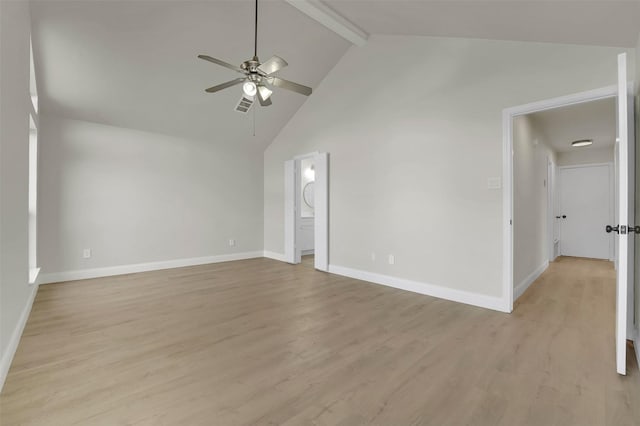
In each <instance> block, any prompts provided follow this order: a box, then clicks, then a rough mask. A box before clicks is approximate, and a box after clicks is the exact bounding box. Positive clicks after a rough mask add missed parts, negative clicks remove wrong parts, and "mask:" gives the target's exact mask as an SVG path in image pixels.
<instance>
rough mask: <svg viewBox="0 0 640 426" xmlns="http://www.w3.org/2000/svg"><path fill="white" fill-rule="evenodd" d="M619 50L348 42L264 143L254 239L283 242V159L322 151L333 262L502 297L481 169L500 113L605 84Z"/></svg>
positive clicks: (491, 199) (401, 39) (494, 160)
mask: <svg viewBox="0 0 640 426" xmlns="http://www.w3.org/2000/svg"><path fill="white" fill-rule="evenodd" d="M621 50H622V49H618V48H604V47H592V46H573V45H557V44H544V43H522V42H506V41H491V40H469V39H460V38H457V39H452V38H432V37H409V36H375V35H374V36H372V37H371V38H370V39H369V41H368V42H367V44H366V45H365V46H363V47H352V48H351V49H350V50H349V51H348V52H347V53H346V54H345V56H344V57H343V58H342V59H341V60H340V62H339V63H338V64H337V65H336V66H335V67H334V69H333V70H332V71H331V72H330V73H329V74H328V75H327V77H326V78H325V79H324V80H323V82H322V83H321V84H320V85H319V86H318V87H317V88H316V89H315V92H314V94H313V95H312V96H311V97H310V98H309V99H308V100H307V102H306V103H305V104H304V105H303V106H302V108H301V109H300V110H299V111H298V112H297V113H296V115H295V116H294V117H293V119H292V120H291V121H289V123H288V124H287V125H286V126H285V127H284V128H283V129H282V131H281V132H280V134H279V135H278V136H277V137H276V138H275V140H274V142H273V143H272V144H271V145H270V146H269V147H268V148H267V150H266V151H265V154H264V163H265V170H264V172H265V175H264V180H265V181H264V185H265V191H264V193H265V194H264V195H265V200H264V203H265V205H264V220H265V250H269V251H273V252H279V253H282V252H283V236H284V230H283V223H284V213H283V205H284V198H283V188H284V184H283V163H284V161H285V160H286V159H288V158H292V157H293V156H295V155H299V154H304V153H307V152H310V151H326V152H329V153H330V155H331V164H330V203H329V204H330V220H329V223H330V238H329V240H330V254H329V256H330V263H331V264H332V265H340V266H345V267H349V268H354V269H358V270H363V271H370V272H375V273H379V274H385V275H389V276H393V277H400V278H405V279H409V280H415V281H418V282H423V283H431V284H434V285H437V286H443V287H448V288H451V289H458V290H464V291H468V292H473V293H480V294H483V295H487V296H494V297H500V296H501V295H502V266H503V265H502V225H503V222H502V191H500V190H488V189H487V179H488V178H489V177H496V176H501V175H502V127H501V124H502V110H503V109H504V108H507V107H511V106H516V105H522V104H525V103H529V102H533V101H536V100H542V99H548V98H553V97H557V96H562V95H567V94H571V93H576V92H581V91H585V90H590V89H594V88H599V87H603V86H608V85H611V84H614V83H615V81H616V64H617V59H616V55H617V53H619V52H620V51H621ZM369 64H375V66H369ZM372 252H376V253H377V257H376V259H377V260H376V261H375V262H373V261H372V260H371V253H372ZM387 254H394V255H395V260H396V262H395V265H389V264H387V263H386V259H387Z"/></svg>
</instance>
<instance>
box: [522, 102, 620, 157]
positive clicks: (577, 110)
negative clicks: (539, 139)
mask: <svg viewBox="0 0 640 426" xmlns="http://www.w3.org/2000/svg"><path fill="white" fill-rule="evenodd" d="M530 117H531V118H532V119H533V121H534V122H535V123H536V125H537V126H538V128H540V129H541V130H542V132H543V133H544V135H545V136H546V137H547V139H548V140H549V142H550V144H551V148H552V149H554V150H555V151H556V152H567V151H572V150H576V149H580V150H590V149H598V148H613V146H614V144H615V140H616V104H615V98H608V99H601V100H597V101H592V102H585V103H582V104H577V105H571V106H567V107H562V108H555V109H550V110H547V111H541V112H536V113H534V114H530ZM579 139H593V145H591V146H589V147H582V148H573V147H571V142H572V141H575V140H579Z"/></svg>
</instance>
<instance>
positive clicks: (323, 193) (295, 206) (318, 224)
mask: <svg viewBox="0 0 640 426" xmlns="http://www.w3.org/2000/svg"><path fill="white" fill-rule="evenodd" d="M308 158H313V159H314V171H315V182H316V184H315V185H314V200H315V202H314V220H313V221H314V238H313V246H314V267H315V268H316V269H317V270H320V271H327V270H328V269H329V167H328V158H329V154H328V153H326V152H318V151H314V152H310V153H308V154H302V155H297V156H295V157H293V158H292V159H291V160H287V161H285V163H284V261H285V262H288V263H291V264H298V263H300V262H301V258H302V252H301V250H300V244H299V242H298V239H299V233H298V229H299V226H300V221H299V215H298V210H300V208H301V202H302V200H301V195H300V192H301V188H300V180H301V177H302V176H301V174H302V171H301V167H300V163H301V161H302V160H303V159H308Z"/></svg>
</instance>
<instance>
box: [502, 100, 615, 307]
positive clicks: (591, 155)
mask: <svg viewBox="0 0 640 426" xmlns="http://www.w3.org/2000/svg"><path fill="white" fill-rule="evenodd" d="M615 100H616V99H615V97H614V96H609V97H606V96H605V97H601V98H599V99H594V100H588V101H585V102H580V103H574V104H571V105H562V106H556V107H553V108H547V109H545V110H542V111H532V112H528V113H527V114H521V115H518V116H515V117H513V119H512V120H513V123H512V128H513V135H512V143H513V161H512V167H513V181H512V182H513V283H514V300H516V299H518V298H519V297H520V296H521V295H522V294H523V293H524V292H525V291H526V290H527V289H528V288H529V286H530V285H531V284H532V283H533V282H534V281H536V279H537V278H538V277H539V276H540V275H541V274H542V273H543V272H544V271H545V270H546V269H547V267H548V266H549V262H553V261H555V260H556V258H557V257H558V256H564V257H577V258H586V259H600V260H606V261H613V259H614V251H613V249H614V238H613V236H612V235H611V234H607V233H606V232H604V231H605V225H607V224H609V223H612V222H613V220H614V199H613V193H614V188H613V162H614V157H615V155H614V151H615V144H616V102H615ZM577 264H578V265H583V264H585V263H577Z"/></svg>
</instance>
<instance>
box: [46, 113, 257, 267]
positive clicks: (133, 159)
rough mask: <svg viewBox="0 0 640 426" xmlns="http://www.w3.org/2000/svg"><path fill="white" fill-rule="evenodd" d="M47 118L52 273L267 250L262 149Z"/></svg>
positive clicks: (48, 229)
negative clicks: (86, 253)
mask: <svg viewBox="0 0 640 426" xmlns="http://www.w3.org/2000/svg"><path fill="white" fill-rule="evenodd" d="M40 121H41V123H40V132H41V144H40V158H41V167H40V198H39V203H40V212H39V253H38V257H39V259H41V267H42V269H43V272H44V273H52V272H66V271H77V270H83V269H91V268H99V267H109V266H121V265H130V264H138V263H147V262H157V261H168V260H177V259H188V258H197V257H206V256H216V255H223V254H231V253H245V252H252V251H259V252H262V246H263V241H262V235H263V229H262V226H263V222H262V215H261V210H262V199H263V194H262V173H263V172H262V158H261V157H262V153H261V152H259V151H258V150H256V151H255V152H253V153H247V152H246V151H243V152H239V151H234V150H233V148H232V147H230V148H229V149H226V150H222V149H220V148H217V147H216V146H217V145H216V144H212V143H209V142H208V141H194V140H187V139H181V138H176V137H171V136H165V135H160V134H155V133H148V132H142V131H137V130H131V129H123V128H118V127H112V126H106V125H102V124H96V123H89V122H85V121H77V120H70V119H65V118H60V117H55V116H51V115H47V114H42V117H41V119H40ZM230 239H234V240H235V246H230V244H229V240H230ZM87 248H88V249H91V257H90V258H88V259H85V258H83V250H84V249H87Z"/></svg>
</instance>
